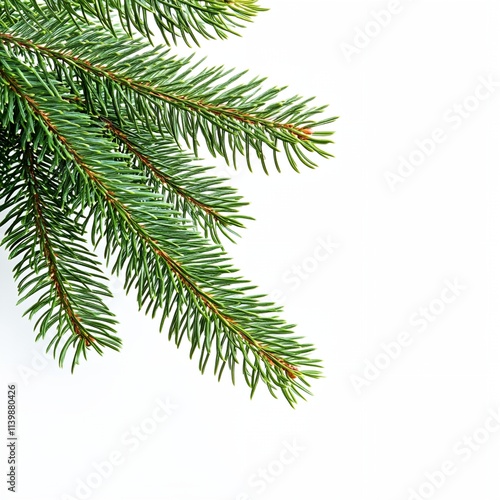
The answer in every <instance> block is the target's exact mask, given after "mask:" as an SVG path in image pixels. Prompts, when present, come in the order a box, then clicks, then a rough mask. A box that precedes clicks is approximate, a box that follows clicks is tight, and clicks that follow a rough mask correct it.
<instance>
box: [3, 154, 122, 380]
mask: <svg viewBox="0 0 500 500" xmlns="http://www.w3.org/2000/svg"><path fill="white" fill-rule="evenodd" d="M13 151H16V150H15V149H14V150H13ZM17 154H19V153H17ZM6 160H8V162H9V163H8V172H5V171H6V170H7V162H6ZM0 164H1V167H2V171H3V172H2V173H3V174H4V175H9V177H10V182H9V183H6V182H2V188H3V189H2V191H1V192H0V197H1V198H3V199H4V204H3V206H2V208H1V211H6V210H8V213H7V215H6V216H5V218H4V220H3V221H2V225H5V224H7V223H8V222H10V226H9V227H8V229H7V231H6V234H5V237H4V239H3V241H2V244H3V245H4V246H6V248H7V249H8V250H9V251H10V258H15V259H17V260H18V263H17V264H16V265H15V267H14V276H15V277H16V279H17V280H18V288H19V294H20V296H21V299H20V302H22V301H24V300H26V299H27V298H29V297H32V296H33V295H36V294H38V298H37V300H36V301H35V303H34V304H32V305H31V306H30V307H29V308H28V309H27V311H26V313H25V314H27V315H29V317H30V318H32V317H33V316H35V315H38V320H37V322H36V323H35V329H39V333H38V335H37V340H38V339H39V338H45V336H46V334H47V332H48V331H50V330H51V329H52V327H54V326H56V327H57V328H56V332H55V334H54V337H53V338H52V340H51V342H50V343H49V345H48V347H47V350H49V349H51V348H52V349H53V353H54V357H55V356H56V355H57V354H58V353H59V364H60V365H61V366H62V364H63V361H64V358H65V355H66V353H67V351H68V349H69V348H70V347H73V348H74V355H73V362H72V370H74V368H75V366H76V365H77V364H78V363H79V360H80V356H81V355H82V354H83V356H84V357H85V358H86V356H87V350H88V349H89V348H92V349H93V350H95V351H96V352H97V353H99V354H102V353H103V351H102V347H109V348H112V349H115V350H118V349H119V348H120V345H121V341H120V339H119V338H117V337H116V336H114V335H113V334H114V333H115V330H114V329H113V327H112V325H113V324H115V323H116V321H115V319H114V317H113V315H112V313H111V312H110V311H109V310H108V308H107V306H106V305H105V304H104V302H103V301H102V298H104V297H110V296H111V293H110V292H109V290H108V288H107V287H106V286H105V284H104V277H103V275H102V273H101V271H100V270H99V268H98V267H97V266H96V265H95V264H94V263H95V261H96V257H95V255H93V254H91V253H90V252H88V250H87V249H86V248H85V247H84V246H83V242H84V240H83V238H82V228H81V226H79V225H78V224H77V223H76V222H75V221H72V220H70V219H69V218H68V217H67V215H66V214H65V213H64V212H63V211H62V209H61V208H60V204H59V202H58V200H57V199H54V193H57V184H56V183H55V182H54V179H53V178H52V176H51V174H50V171H49V170H50V168H51V165H50V164H48V163H47V162H45V161H42V162H40V161H39V160H38V159H37V157H36V154H35V152H34V150H33V149H32V147H31V145H27V146H25V148H24V150H23V151H22V152H21V154H19V158H17V159H16V154H12V150H11V151H10V152H8V153H7V154H6V152H5V151H3V154H2V155H1V158H0ZM13 166H16V167H17V168H16V170H14V171H12V167H13ZM12 177H13V178H14V179H12ZM42 178H43V181H42ZM60 344H61V346H60Z"/></svg>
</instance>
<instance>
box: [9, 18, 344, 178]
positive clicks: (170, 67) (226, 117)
mask: <svg viewBox="0 0 500 500" xmlns="http://www.w3.org/2000/svg"><path fill="white" fill-rule="evenodd" d="M54 23H55V22H54ZM31 31H32V30H31V29H29V28H28V27H27V24H25V23H23V25H22V26H20V25H16V26H15V27H14V28H13V29H12V32H13V34H0V41H1V42H2V43H3V44H4V47H10V48H12V47H14V48H17V49H18V52H16V55H19V50H20V51H21V52H22V53H23V54H26V53H29V54H31V55H33V56H35V57H36V58H37V61H38V62H39V60H40V58H43V59H46V60H47V62H49V61H50V63H51V64H53V65H54V67H57V68H58V70H59V72H60V75H61V76H62V77H64V78H65V81H66V83H67V84H68V85H72V86H73V87H74V85H75V84H74V80H75V78H76V79H77V80H78V81H79V84H80V85H81V87H82V88H83V89H84V94H85V96H86V99H85V101H86V102H92V101H97V102H100V103H101V106H102V107H103V108H104V109H108V108H112V109H114V111H115V112H116V114H117V117H118V118H119V119H120V120H125V118H126V116H137V115H138V114H139V115H140V116H141V118H142V121H143V122H144V123H143V125H146V126H148V125H149V124H150V123H152V124H154V125H155V126H156V127H158V129H159V130H160V131H163V130H165V131H166V132H167V133H168V134H169V135H171V136H172V137H174V138H175V139H176V140H177V141H179V140H183V141H185V143H187V144H188V146H190V147H192V148H193V149H194V151H195V153H197V146H198V137H199V135H202V136H203V137H204V139H205V143H206V145H207V146H208V148H209V150H210V151H211V153H212V154H214V155H215V154H220V155H222V156H224V157H225V158H226V160H227V161H229V154H228V153H229V152H231V154H232V156H233V163H235V164H236V157H237V155H238V153H239V154H241V155H243V156H245V157H246V159H247V162H248V163H249V167H250V149H253V150H254V151H255V152H256V153H257V156H258V158H259V159H260V161H261V163H262V165H263V168H264V169H266V159H265V152H264V146H267V147H268V148H269V150H270V152H273V153H275V152H276V151H278V150H279V147H280V144H281V145H282V147H283V148H284V151H285V153H286V155H287V158H288V160H289V163H290V164H291V165H292V167H293V168H295V169H296V170H298V166H297V162H299V163H303V164H305V165H307V166H308V167H314V166H315V165H314V163H313V162H312V161H311V160H310V159H308V158H307V157H306V156H305V154H304V150H305V151H308V152H314V153H318V154H320V155H323V156H328V154H327V153H325V152H324V151H323V150H322V149H321V147H320V146H322V145H324V144H326V143H327V142H329V141H328V140H326V139H325V138H324V137H325V134H326V133H325V132H316V133H313V128H314V127H316V126H318V125H322V124H325V123H330V122H332V121H334V120H335V118H327V119H325V120H322V121H314V119H313V117H315V115H317V114H318V113H320V112H321V111H322V110H323V108H308V107H307V104H308V102H309V101H310V99H307V100H303V99H300V98H299V97H292V98H289V99H286V100H282V101H276V102H270V101H272V100H273V99H275V98H276V97H277V96H278V95H279V94H280V91H281V90H282V89H277V88H272V89H269V90H263V89H262V88H261V83H262V81H263V79H260V80H255V79H254V80H252V81H250V82H248V83H239V84H238V85H234V84H235V83H236V82H238V81H239V79H240V77H241V74H239V75H235V74H232V72H231V71H225V70H223V69H222V68H210V69H204V70H202V71H199V72H197V71H196V67H197V66H198V65H194V66H193V65H190V64H188V63H189V60H186V59H175V58H173V57H170V58H165V55H166V53H165V52H163V51H159V50H158V49H154V50H149V51H147V52H144V51H145V50H146V46H145V45H144V44H142V43H140V42H134V43H126V42H130V40H127V39H121V38H120V37H118V40H115V39H113V38H111V37H110V36H109V35H108V34H107V33H106V32H105V31H103V30H100V31H99V29H98V28H97V27H93V28H92V29H91V31H92V35H91V38H90V37H89V35H90V33H88V34H87V33H86V32H84V33H79V31H78V30H77V29H76V28H74V27H72V26H71V25H67V26H65V27H64V29H61V28H59V30H58V32H57V34H56V35H55V34H54V27H53V26H50V25H49V26H47V32H48V33H50V35H42V34H36V35H35V36H32V37H31V38H32V40H30V39H29V38H28V36H29V35H30V33H31ZM90 40H92V41H90ZM93 46H99V47H100V50H99V52H98V53H97V52H96V51H95V50H93ZM148 68H154V72H153V71H151V70H149V69H148ZM123 110H126V113H123ZM89 111H90V112H95V109H89ZM124 115H125V116H124ZM273 160H274V163H275V164H276V166H277V168H278V169H279V165H278V160H277V156H276V154H273Z"/></svg>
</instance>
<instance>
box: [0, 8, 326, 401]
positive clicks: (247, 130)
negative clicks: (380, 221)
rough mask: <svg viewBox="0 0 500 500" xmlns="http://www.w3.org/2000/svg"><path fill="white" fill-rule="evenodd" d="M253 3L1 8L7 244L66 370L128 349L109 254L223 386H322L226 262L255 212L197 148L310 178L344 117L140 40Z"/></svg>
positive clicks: (294, 340) (150, 309)
mask: <svg viewBox="0 0 500 500" xmlns="http://www.w3.org/2000/svg"><path fill="white" fill-rule="evenodd" d="M9 6H10V7H9ZM258 10H259V8H258V7H257V5H256V4H255V2H254V1H252V0H248V1H240V2H238V1H235V2H222V1H206V2H202V1H200V2H197V1H194V0H193V1H189V2H188V1H169V2H164V3H163V2H161V1H160V2H158V1H156V2H154V3H153V2H151V3H149V2H148V1H147V0H146V1H141V2H138V1H136V0H114V1H111V2H107V3H105V4H104V3H101V2H100V1H91V0H58V1H56V0H51V1H47V3H46V4H44V3H41V2H38V3H37V2H35V0H9V1H8V3H4V5H3V6H2V7H0V110H1V111H0V199H2V200H3V201H2V207H1V210H0V211H1V212H3V213H4V216H3V221H2V224H3V225H4V226H5V227H6V230H5V237H4V240H3V242H2V244H3V245H4V246H5V247H6V248H7V249H8V251H9V253H10V257H11V258H13V259H15V260H16V261H17V262H16V264H15V267H14V275H15V278H16V280H17V282H18V288H19V293H20V296H21V301H24V300H28V299H29V300H31V301H32V302H33V303H32V304H31V306H29V309H28V311H27V314H28V315H30V317H31V316H33V317H34V316H37V318H38V319H37V321H36V323H35V328H36V329H37V331H38V334H37V339H42V338H46V337H47V335H48V334H49V332H51V334H52V339H51V340H50V341H49V344H48V350H50V349H51V350H52V352H53V354H54V356H55V357H58V359H59V362H60V364H61V365H62V363H63V362H64V360H65V358H66V356H67V354H68V352H72V355H73V362H72V367H73V369H74V368H75V366H76V365H77V364H78V363H79V362H80V360H81V357H82V356H83V357H86V356H87V352H88V351H89V350H90V349H93V350H95V351H96V352H97V353H99V354H102V353H103V349H104V348H105V347H109V348H112V349H118V348H119V347H120V339H119V338H118V337H117V336H116V331H115V324H116V320H115V318H114V316H113V315H112V313H111V312H110V311H109V310H108V309H107V306H106V305H105V304H104V301H103V300H104V299H105V298H107V297H109V296H110V292H109V290H108V288H107V287H106V283H105V278H104V277H103V275H102V272H101V270H100V264H99V262H98V260H97V258H96V256H95V255H94V254H93V253H91V252H90V251H89V250H88V249H87V244H92V245H93V246H94V247H97V246H98V245H100V244H102V245H103V248H104V259H105V261H106V264H107V265H109V266H110V268H111V271H112V272H113V273H117V274H119V275H122V276H123V277H124V286H125V289H126V291H127V292H132V291H133V292H134V293H135V294H136V295H137V302H138V305H139V308H140V309H144V310H145V312H146V313H148V314H150V315H151V316H159V317H160V329H164V328H165V329H168V337H169V338H171V339H173V340H174V341H175V343H176V344H177V345H180V344H181V342H182V340H183V339H185V342H188V343H189V344H190V355H191V357H193V356H194V355H195V354H196V353H197V354H198V356H199V368H200V370H201V371H202V372H203V371H205V370H206V368H207V366H208V363H209V361H210V360H212V367H213V370H214V373H216V374H217V375H218V376H219V378H220V377H221V375H222V373H223V372H224V370H225V369H226V367H227V368H228V370H229V371H230V373H231V376H232V379H233V381H235V380H236V369H237V368H238V367H239V369H240V371H241V373H242V374H243V377H244V379H245V380H246V383H247V384H248V386H249V387H250V388H251V393H252V394H253V393H254V391H255V389H256V387H257V385H258V383H259V381H260V382H262V383H264V384H265V385H266V386H267V387H268V389H269V390H270V392H271V393H272V394H273V395H276V391H281V393H282V394H283V395H284V396H285V398H286V399H287V400H288V401H289V402H290V404H292V405H293V404H294V403H295V402H296V401H297V399H298V398H299V397H304V394H307V393H309V384H310V379H311V378H316V377H318V376H320V372H319V369H320V362H319V361H318V360H317V359H315V358H313V357H311V353H312V352H313V350H314V348H313V346H312V345H310V344H306V343H304V342H303V339H301V338H299V337H297V336H295V335H294V333H293V325H289V324H287V323H286V322H285V321H284V320H283V319H281V318H280V317H279V315H280V313H281V312H282V311H281V308H280V307H277V306H276V305H275V304H273V303H272V302H270V301H268V299H266V297H265V296H263V295H258V294H256V293H255V287H254V286H253V285H251V284H250V283H249V282H248V281H246V280H244V279H243V278H242V277H240V276H239V272H238V271H237V270H236V269H235V268H234V267H233V266H232V264H231V262H230V260H229V259H228V257H227V255H226V253H225V251H224V249H223V246H222V236H223V237H224V238H230V239H231V238H232V237H233V236H234V235H235V234H236V233H235V231H236V230H237V229H240V228H242V227H243V221H244V220H245V219H247V218H248V217H246V216H244V215H241V214H240V213H239V211H240V209H241V207H243V206H244V205H246V203H245V202H244V201H242V199H241V197H240V196H238V194H237V193H236V191H235V190H234V189H233V188H231V187H229V186H227V185H226V183H225V181H224V180H221V179H219V178H218V177H216V176H214V175H211V171H212V169H211V168H210V167H206V166H202V165H200V163H199V161H200V160H199V158H198V155H199V149H198V148H199V146H200V139H203V140H204V143H205V144H206V145H207V147H208V149H209V151H210V152H211V153H212V154H213V155H214V156H221V157H223V158H225V160H226V161H227V162H228V163H230V162H232V163H233V164H234V165H235V166H236V165H237V163H239V160H240V158H241V157H242V158H243V159H244V160H245V161H246V162H247V164H248V166H249V167H250V168H251V166H252V165H251V162H250V157H251V154H252V152H253V153H256V155H257V158H258V159H259V160H260V162H261V164H262V166H263V168H264V170H266V171H267V162H268V157H269V156H271V157H272V161H273V163H274V164H275V166H276V167H277V168H278V170H279V169H280V165H279V164H278V161H279V156H280V154H279V153H280V150H283V153H284V154H285V157H286V158H287V162H288V163H289V164H290V166H291V167H292V168H294V169H296V170H298V166H299V164H302V165H306V166H308V167H313V166H314V163H313V162H312V161H311V160H310V159H309V157H308V156H307V155H308V154H311V153H312V154H319V155H322V156H325V157H328V156H329V155H328V153H326V152H325V151H324V150H323V146H324V145H325V144H327V143H328V142H329V141H330V140H329V138H328V136H329V135H330V133H329V132H324V131H322V130H321V129H318V127H319V126H320V125H324V124H327V123H331V122H332V121H334V119H333V118H326V119H320V118H319V114H320V113H321V112H322V111H323V107H317V108H314V107H310V106H309V102H310V99H302V98H300V97H291V98H283V97H282V91H283V89H278V88H265V87H264V86H263V83H264V79H253V80H250V81H244V79H243V78H244V73H236V72H234V71H227V70H225V69H224V68H201V62H198V63H195V64H193V63H192V59H191V58H187V59H180V58H176V57H174V56H171V55H170V53H169V51H168V50H166V49H164V48H162V47H155V48H151V47H150V46H149V45H148V43H145V42H143V41H141V40H139V39H137V38H135V36H136V35H137V33H139V34H142V35H143V36H146V37H149V36H151V35H152V29H151V27H150V26H149V25H148V22H149V19H151V20H152V21H153V24H156V25H157V26H158V27H159V29H160V30H161V31H162V32H163V35H164V36H166V37H167V38H168V39H169V40H170V41H174V42H175V39H176V37H181V38H183V39H184V40H185V41H186V42H187V41H190V40H194V41H195V42H196V41H197V38H196V35H201V36H203V37H208V38H210V37H212V36H214V35H216V36H219V37H225V36H226V35H227V34H228V33H231V32H233V30H234V28H237V27H238V26H239V23H240V21H248V20H250V18H251V17H252V16H253V15H254V14H255V13H256V12H257V11H258ZM148 13H149V14H148ZM113 16H115V17H113ZM116 16H117V17H116ZM115 18H118V19H119V21H120V23H121V26H120V24H115V23H114V21H113V19H115ZM209 28H210V29H211V30H212V31H210V29H209ZM167 35H168V36H167ZM183 146H187V147H188V148H191V149H192V151H193V152H192V153H191V154H189V153H186V152H185V151H183V149H182V147H183ZM87 238H89V240H90V241H89V242H88V243H87Z"/></svg>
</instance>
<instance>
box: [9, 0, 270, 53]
mask: <svg viewBox="0 0 500 500" xmlns="http://www.w3.org/2000/svg"><path fill="white" fill-rule="evenodd" d="M6 1H7V2H8V4H9V8H10V10H14V11H18V12H21V13H24V12H25V10H26V2H24V1H23V0H6ZM29 5H30V6H31V9H32V10H33V9H35V10H37V11H38V12H39V13H40V14H42V15H44V16H47V15H48V14H49V13H50V14H52V16H54V15H55V16H57V17H59V18H60V19H61V18H63V17H65V16H67V15H69V16H70V18H71V19H72V20H73V22H74V23H75V24H78V23H81V22H82V21H83V22H85V21H88V20H89V19H92V18H94V19H96V20H98V21H99V23H100V24H101V25H102V26H103V27H104V28H105V29H107V30H109V31H110V32H111V33H113V34H114V33H115V32H116V27H115V25H114V21H113V20H114V19H115V18H116V17H118V19H119V20H120V23H121V27H122V29H123V30H124V31H125V32H126V33H127V34H128V35H133V34H135V33H140V34H141V35H143V36H145V37H147V38H148V39H149V40H150V41H151V40H152V37H153V36H154V34H155V33H154V31H153V29H152V28H151V26H150V23H151V22H152V23H153V24H154V26H155V27H157V28H158V29H159V31H160V33H161V35H162V37H163V39H164V40H165V42H166V43H167V44H170V43H174V44H177V40H178V39H179V38H180V39H182V40H183V41H184V42H185V43H186V44H187V45H188V46H189V45H190V43H191V42H194V43H195V44H196V45H199V42H198V38H197V36H201V37H203V38H205V39H214V38H222V39H225V38H227V37H228V35H230V34H232V35H239V33H238V32H237V29H238V28H242V27H244V26H245V24H244V23H248V22H251V21H252V20H253V17H254V16H255V15H256V14H258V13H259V12H261V11H264V10H266V9H263V8H261V7H259V6H258V5H257V1H256V0H231V1H229V0H108V1H104V0H47V2H46V5H47V6H48V7H49V10H46V9H43V6H44V4H43V3H38V2H37V1H36V0H31V1H30V3H29ZM46 18H47V19H50V18H51V17H50V16H48V17H46Z"/></svg>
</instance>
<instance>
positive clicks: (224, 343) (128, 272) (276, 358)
mask: <svg viewBox="0 0 500 500" xmlns="http://www.w3.org/2000/svg"><path fill="white" fill-rule="evenodd" d="M8 64H9V66H10V68H11V69H10V71H11V73H9V74H7V72H6V71H5V70H2V72H0V75H2V76H3V77H4V78H5V79H7V80H8V82H9V85H10V88H11V89H12V90H11V92H14V93H15V94H16V95H17V96H18V97H19V98H22V99H24V101H25V104H26V106H27V109H28V110H29V112H30V113H31V114H32V115H33V116H34V117H36V119H37V120H39V121H40V122H41V123H43V125H44V126H43V129H44V130H45V131H47V132H48V133H49V134H50V135H51V136H52V138H53V144H54V148H57V149H58V150H60V151H59V155H60V156H61V157H66V158H71V160H72V162H73V165H74V167H75V169H76V170H77V171H78V175H79V176H80V179H79V183H80V184H82V185H85V186H87V188H86V189H83V190H82V193H83V194H82V197H81V200H82V202H83V201H86V203H87V205H88V206H91V215H92V217H93V219H94V224H93V227H92V235H93V239H94V240H95V239H96V238H97V239H98V238H101V237H104V238H105V240H106V249H105V253H106V257H107V258H108V259H109V258H110V257H111V255H115V256H116V258H115V263H114V268H113V271H116V272H120V271H123V270H124V271H125V281H126V282H125V286H126V289H127V290H130V288H131V287H132V286H135V287H136V288H137V293H138V303H139V307H140V308H141V307H143V306H144V305H145V304H146V302H148V301H149V304H148V305H147V310H148V311H149V310H151V312H152V314H153V315H155V313H156V312H157V311H158V310H159V309H163V311H162V322H161V323H162V325H163V324H164V323H165V321H166V318H167V317H168V316H171V323H170V329H169V337H172V336H174V337H175V340H176V342H177V343H180V341H181V339H182V337H183V336H184V335H185V334H187V336H188V339H189V340H190V341H191V345H192V349H191V355H193V353H194V351H195V350H196V349H201V357H200V368H201V369H202V370H204V369H205V366H206V364H207V362H208V359H209V356H210V353H211V351H212V345H213V344H215V346H216V347H215V349H216V362H215V370H217V369H218V368H219V365H220V368H219V376H220V375H221V374H222V371H223V369H224V367H225V366H226V365H228V366H229V368H230V370H231V372H232V375H233V380H234V374H235V366H236V364H237V363H238V357H239V355H241V356H243V365H242V369H243V374H244V376H245V379H246V381H247V383H248V385H249V386H250V387H251V388H252V393H253V391H254V390H255V388H256V386H257V383H258V381H259V379H261V380H263V381H264V382H265V383H266V385H267V386H268V388H269V390H270V391H271V393H273V394H274V391H275V389H277V388H279V389H280V390H281V391H282V393H283V394H284V395H285V397H286V398H287V400H288V401H289V402H290V403H291V404H293V403H295V402H296V396H297V395H298V396H300V397H303V394H302V393H303V392H308V389H307V387H308V385H309V383H308V381H307V378H309V377H317V376H318V372H317V371H316V370H314V368H315V367H318V366H319V365H318V361H317V360H311V359H309V358H308V357H306V356H305V354H306V353H309V352H310V351H311V350H312V347H311V346H310V345H301V344H299V343H298V342H297V340H298V339H297V338H296V337H293V336H292V335H293V334H292V329H291V326H290V325H287V324H286V323H284V322H283V321H282V320H281V319H279V318H277V317H276V316H275V313H276V312H279V311H280V309H279V308H277V307H276V306H275V305H274V304H271V303H268V302H263V301H262V300H261V299H262V296H256V295H247V293H246V292H248V290H251V289H252V287H250V286H249V285H248V282H246V281H244V280H242V279H241V278H239V277H238V276H237V275H236V274H235V270H234V269H233V268H232V267H231V266H230V264H229V262H228V260H227V258H226V257H225V255H224V253H223V251H222V250H221V248H220V247H217V246H214V245H212V244H210V243H209V242H208V241H207V240H205V239H203V238H202V237H201V236H200V235H199V234H198V233H197V231H196V230H195V228H194V227H192V226H190V225H189V224H188V223H187V222H186V221H185V220H184V219H182V216H181V214H179V213H178V212H177V211H176V210H174V209H173V208H172V207H171V206H169V205H167V204H166V203H165V202H164V201H163V200H162V199H161V197H159V196H158V195H157V194H156V193H154V192H152V191H151V190H150V189H149V188H148V187H147V186H146V183H145V182H144V181H145V179H144V177H143V175H142V174H141V173H140V172H138V171H137V170H131V169H130V168H129V167H128V165H127V164H126V163H125V162H124V161H123V160H122V159H120V158H119V155H118V153H117V152H116V150H115V147H114V144H113V142H111V141H109V140H107V139H106V138H105V137H104V136H105V128H104V126H101V125H99V124H98V123H96V122H93V121H91V119H90V118H89V117H88V115H85V114H83V113H81V112H79V111H78V108H77V107H76V106H75V105H72V104H71V103H69V102H67V101H65V100H61V99H60V98H59V97H60V95H61V94H62V92H61V91H59V90H58V84H57V82H55V81H50V82H49V83H50V85H42V84H41V83H40V82H39V80H38V75H36V74H35V73H34V72H33V71H30V69H29V68H25V67H23V66H22V65H20V64H19V63H18V62H17V61H14V60H12V61H8ZM21 74H22V77H23V80H24V82H21V81H20V80H19V78H20V76H21ZM24 87H29V89H30V92H29V94H28V91H27V90H26V89H25V88H24ZM75 125H76V126H77V130H75ZM89 188H91V189H89ZM88 192H92V193H93V194H92V195H90V196H89V199H88V200H85V193H88ZM96 196H97V198H98V199H97V201H96ZM138 200H140V204H138V203H137V201H138ZM179 221H180V223H179ZM171 313H173V314H172V315H171ZM310 368H313V369H310Z"/></svg>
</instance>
